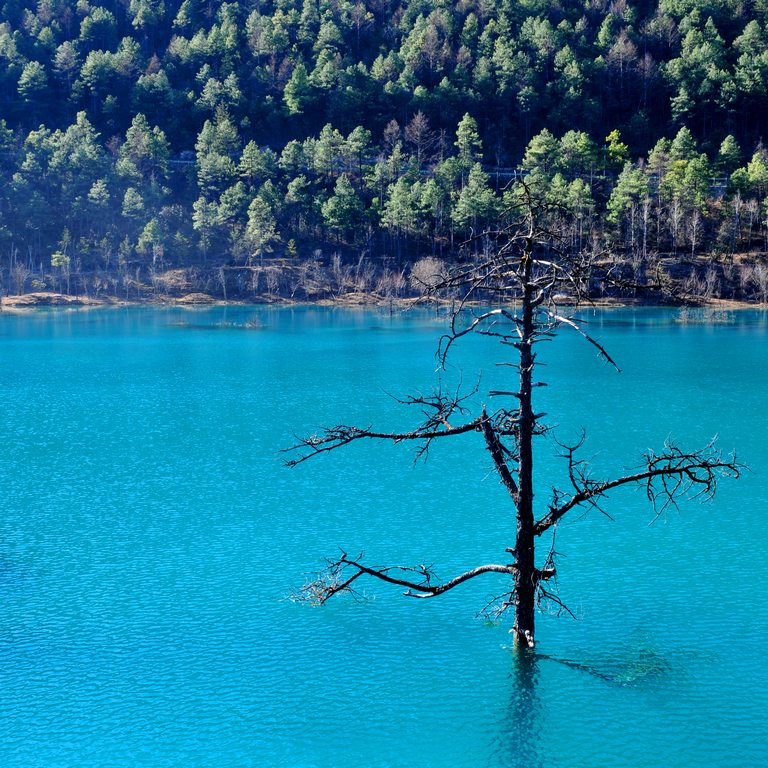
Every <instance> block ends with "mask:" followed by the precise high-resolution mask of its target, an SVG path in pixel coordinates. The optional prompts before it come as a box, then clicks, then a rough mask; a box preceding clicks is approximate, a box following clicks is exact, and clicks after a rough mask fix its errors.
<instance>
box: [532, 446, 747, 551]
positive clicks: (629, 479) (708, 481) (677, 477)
mask: <svg viewBox="0 0 768 768" xmlns="http://www.w3.org/2000/svg"><path fill="white" fill-rule="evenodd" d="M742 469H743V466H742V465H741V464H740V463H739V462H738V461H737V460H736V456H735V455H733V454H732V455H731V456H729V457H727V458H723V456H722V454H721V452H720V451H719V450H717V449H716V447H715V441H714V440H712V441H711V442H710V443H708V444H707V445H706V446H705V447H704V448H702V449H701V450H698V451H693V452H692V453H686V452H684V451H682V450H680V448H678V447H677V446H676V445H675V444H674V443H673V442H671V441H667V442H666V443H665V445H664V450H663V451H662V452H661V453H660V454H658V455H657V454H655V453H654V452H653V451H648V453H647V454H646V455H645V469H643V470H642V471H639V472H635V473H632V474H629V475H625V476H623V477H620V478H617V479H615V480H604V481H596V480H594V479H592V478H591V477H589V476H587V475H586V474H585V473H575V472H573V471H572V472H571V481H572V483H573V484H574V486H575V487H576V488H578V490H577V491H576V493H574V494H573V495H572V496H571V497H570V498H568V499H567V500H566V501H565V502H562V503H560V501H559V500H556V502H555V503H553V504H552V505H551V506H550V509H549V512H548V513H547V514H546V515H545V516H544V517H543V518H541V520H539V521H538V522H537V523H536V525H535V526H534V534H535V535H536V536H540V535H541V534H542V533H544V531H546V530H548V529H549V528H551V527H552V526H553V525H554V524H555V523H556V522H557V521H558V520H560V519H561V518H562V517H563V516H564V515H566V514H567V513H568V512H570V511H571V510H572V509H574V508H576V507H579V506H581V505H583V504H585V503H588V504H593V503H594V502H595V501H596V500H597V499H599V498H601V497H603V496H605V494H606V493H608V491H611V490H613V489H614V488H619V487H620V486H623V485H641V486H643V487H644V488H645V492H646V495H647V497H648V500H649V501H650V502H651V504H652V506H653V508H654V511H655V514H656V517H658V515H660V514H662V513H663V512H664V510H665V509H667V508H669V507H670V506H676V505H677V499H678V498H680V497H681V496H685V497H688V498H698V497H703V498H704V499H711V498H712V496H714V494H715V490H716V488H717V481H718V479H719V478H720V477H739V476H740V474H741V470H742Z"/></svg>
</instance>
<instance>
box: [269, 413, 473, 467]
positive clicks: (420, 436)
mask: <svg viewBox="0 0 768 768" xmlns="http://www.w3.org/2000/svg"><path fill="white" fill-rule="evenodd" d="M481 420H482V417H479V418H477V419H474V420H473V421H470V422H467V423H466V424H462V425H461V426H459V427H450V428H448V427H447V428H444V429H443V428H434V429H431V428H429V429H416V430H414V431H413V432H375V431H373V430H372V429H370V428H368V429H361V428H360V427H352V426H346V425H343V424H342V425H339V426H336V427H331V428H329V429H326V430H324V431H323V432H322V433H321V434H319V435H310V436H309V437H298V436H297V437H296V439H297V441H298V442H297V443H296V444H295V445H293V446H291V447H290V448H286V449H285V450H284V451H283V453H287V452H289V451H302V455H301V456H299V458H297V459H289V460H287V461H286V462H285V465H286V466H288V467H295V466H297V465H298V464H301V463H302V462H304V461H306V460H307V459H311V458H312V457H314V456H318V455H320V454H321V453H328V452H329V451H333V450H336V448H341V446H343V445H349V443H352V442H354V441H355V440H362V439H374V440H389V441H391V442H393V443H401V442H404V441H406V440H422V441H424V445H422V447H421V448H420V450H419V454H423V453H425V452H426V451H427V449H428V448H429V444H430V443H431V442H432V440H435V439H437V438H439V437H452V436H453V435H463V434H465V433H466V432H475V431H477V430H478V429H480V424H481Z"/></svg>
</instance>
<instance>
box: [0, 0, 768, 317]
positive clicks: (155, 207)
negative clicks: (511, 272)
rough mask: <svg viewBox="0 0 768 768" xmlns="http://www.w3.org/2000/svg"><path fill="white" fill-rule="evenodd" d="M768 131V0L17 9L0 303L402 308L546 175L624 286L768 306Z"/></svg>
mask: <svg viewBox="0 0 768 768" xmlns="http://www.w3.org/2000/svg"><path fill="white" fill-rule="evenodd" d="M767 129H768V2H767V1H766V0H751V1H748V2H736V0H696V2H694V1H693V0H658V1H657V0H612V1H611V2H609V1H608V0H586V1H584V0H582V1H581V2H574V1H573V0H560V1H559V2H557V1H555V2H541V1H540V0H458V2H446V1H445V0H413V1H409V0H354V1H353V0H248V1H247V2H230V3H227V2H214V1H213V0H209V1H207V2H206V1H205V0H184V1H183V2H178V0H120V1H116V0H109V1H108V2H106V1H105V2H103V4H100V3H99V2H98V0H77V2H74V0H37V1H36V2H33V0H8V1H7V2H5V3H4V4H3V6H2V13H1V15H0V174H2V184H0V294H2V295H8V294H21V293H25V292H34V291H54V292H60V293H69V294H87V295H92V296H96V297H98V296H100V295H104V296H107V295H109V296H115V297H124V298H129V299H130V298H134V297H135V298H142V297H148V296H151V295H163V294H173V293H176V294H179V293H184V292H191V291H195V290H201V291H206V292H208V293H210V294H212V295H216V296H221V297H223V298H225V299H226V298H236V297H237V298H249V297H251V298H253V297H257V296H265V295H274V296H278V295H280V296H284V297H287V296H290V297H293V298H295V299H299V300H304V299H314V298H322V297H324V296H338V295H340V294H345V293H368V294H375V295H377V296H379V297H399V296H404V295H407V294H408V292H409V291H412V290H413V287H414V285H415V284H417V283H422V284H423V282H424V281H425V276H428V275H434V274H436V273H437V274H439V273H440V272H441V270H443V269H447V268H448V266H449V265H451V264H455V263H456V262H457V261H461V260H467V259H472V258H473V257H475V256H476V255H477V254H478V253H481V252H482V251H483V249H486V248H488V247H490V246H489V243H488V242H487V240H486V238H484V237H483V233H485V232H488V231H490V230H492V229H494V228H498V227H499V226H503V224H504V218H505V215H506V214H505V211H506V210H507V208H508V205H507V203H508V201H509V196H510V195H511V194H512V189H513V187H514V185H515V183H516V182H518V181H520V180H524V181H525V184H526V186H527V188H529V189H530V190H532V192H533V193H534V194H535V195H537V196H538V197H539V198H540V199H542V200H544V201H546V219H547V220H546V222H544V224H546V226H548V227H549V229H550V230H551V231H554V232H556V233H557V234H558V237H559V239H560V242H561V243H562V244H563V246H562V247H564V248H567V249H571V250H573V251H579V252H581V251H586V252H589V253H591V254H592V255H593V256H594V257H595V258H597V259H602V260H604V261H606V260H607V261H610V262H613V263H615V264H616V265H617V269H619V271H620V272H621V274H622V275H623V276H624V277H625V278H626V284H627V285H629V284H630V283H632V284H634V285H638V284H641V283H643V282H648V281H652V280H656V279H657V278H658V277H659V276H660V275H661V276H663V277H664V276H666V277H668V278H670V279H672V280H675V281H676V282H677V285H678V288H679V295H681V296H685V295H691V296H692V295H697V296H704V297H707V298H727V299H737V300H744V301H754V302H765V301H766V300H768V259H766V251H767V250H768V148H766V147H765V146H764V145H763V143H762V139H763V138H764V137H765V136H766V134H767V133H768V131H767ZM627 290H629V289H627Z"/></svg>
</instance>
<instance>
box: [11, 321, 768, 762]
mask: <svg viewBox="0 0 768 768" xmlns="http://www.w3.org/2000/svg"><path fill="white" fill-rule="evenodd" d="M581 315H582V317H583V318H584V319H585V320H586V321H587V322H588V324H589V328H590V331H591V332H592V333H593V334H595V335H596V336H598V337H599V338H600V339H601V341H602V342H604V343H605V344H606V345H607V347H608V348H609V350H610V352H611V354H612V356H613V357H614V358H615V359H616V360H617V362H618V364H619V366H620V367H621V368H622V373H621V374H616V373H615V372H614V371H612V370H611V369H610V368H608V367H607V366H606V365H604V364H603V363H602V362H601V361H600V360H599V359H598V358H597V357H596V355H595V354H594V350H593V348H591V347H589V345H587V344H585V343H584V342H583V341H582V340H580V339H579V338H578V337H577V336H576V335H575V334H571V333H568V332H563V333H562V334H561V335H560V336H559V337H558V338H557V339H556V340H555V341H553V342H552V343H550V344H547V345H545V347H544V348H543V349H542V362H545V363H546V366H545V367H542V369H541V371H540V375H541V377H542V378H545V379H546V380H547V382H548V383H549V386H548V387H546V388H543V389H541V390H538V391H537V395H538V396H539V404H540V407H541V410H545V411H546V412H547V414H548V416H547V421H548V423H550V424H551V425H553V426H555V427H556V430H555V432H556V434H557V436H559V437H560V438H562V439H573V438H574V437H575V436H578V434H579V430H580V428H581V427H582V426H583V427H585V428H586V430H587V442H586V445H585V448H584V455H585V456H587V457H590V458H591V459H592V463H593V467H594V472H595V474H597V475H602V474H603V473H605V474H608V473H613V472H615V471H616V470H621V469H624V468H627V467H632V466H635V465H637V464H638V463H639V461H640V456H641V453H642V451H644V450H645V449H647V448H657V449H660V448H661V446H662V444H663V441H664V439H665V438H667V437H668V436H669V435H671V436H673V437H674V438H675V439H676V440H677V441H678V442H679V443H680V444H681V445H684V446H692V447H698V446H700V445H702V444H703V443H706V441H708V440H709V439H710V438H711V437H712V436H713V435H714V434H715V433H718V434H719V443H720V445H721V446H722V447H723V449H725V450H728V449H730V448H732V447H735V448H737V449H738V453H739V457H740V458H741V459H742V460H743V461H744V462H746V463H747V464H748V465H749V467H750V471H749V472H747V473H746V474H745V475H744V477H743V478H741V479H740V480H738V481H724V482H723V483H722V485H721V487H720V489H719V492H718V495H717V497H716V499H715V500H714V502H712V503H710V504H707V505H703V506H702V505H699V504H698V503H696V502H691V503H685V504H682V505H681V507H680V510H679V512H678V511H675V510H670V511H668V512H667V513H666V514H665V515H663V516H662V517H661V518H659V519H658V520H656V521H655V523H653V524H652V525H649V522H650V521H651V520H652V517H653V515H652V511H651V510H650V509H649V508H648V506H647V503H646V502H645V499H644V497H643V494H642V492H641V491H639V492H633V491H628V492H624V493H621V494H617V495H616V496H614V497H612V498H611V499H610V501H609V502H608V503H607V505H606V511H607V512H608V513H610V515H611V516H612V517H613V518H614V521H611V520H609V519H607V518H606V517H604V516H602V515H600V514H599V513H591V514H590V515H588V516H586V517H584V518H581V519H573V520H569V521H564V524H563V525H561V526H560V530H559V531H558V539H557V550H558V551H559V552H560V553H562V557H561V559H560V561H559V586H560V595H561V597H562V598H563V600H564V601H565V602H566V603H567V604H568V606H569V608H570V609H571V610H572V611H573V612H574V613H575V614H576V616H577V620H576V621H574V620H572V619H570V618H567V617H560V618H557V617H554V616H546V615H545V616H540V617H539V618H538V637H537V639H538V644H537V648H536V652H535V653H533V654H529V655H527V656H524V657H521V658H518V657H516V656H515V654H514V653H513V652H512V650H511V649H510V648H509V636H508V634H507V630H508V626H505V625H504V624H501V625H498V626H490V625H488V624H486V623H484V622H483V621H481V620H478V619H476V618H475V614H476V613H477V611H478V610H479V609H480V608H481V607H482V606H483V604H484V603H485V602H487V600H488V599H489V598H490V597H491V596H492V595H493V594H494V593H498V592H501V591H503V590H504V587H505V584H504V582H503V579H502V580H499V578H500V577H499V578H497V577H496V576H489V577H487V579H486V580H484V581H483V580H480V579H477V580H475V581H474V582H472V583H471V584H467V585H464V586H462V587H460V588H458V589H456V590H454V591H453V592H451V593H449V594H447V595H445V596H443V597H440V598H437V599H435V600H427V601H416V600H410V599H406V598H404V597H402V596H400V594H399V593H398V591H397V590H396V589H387V588H386V587H383V586H382V587H379V586H377V585H370V586H369V587H367V588H366V592H367V597H368V598H370V599H368V600H367V601H366V602H356V601H353V600H337V601H336V602H332V603H329V604H328V605H326V606H324V607H323V608H321V609H313V608H310V607H308V606H305V605H301V604H297V603H294V602H292V601H291V600H289V599H287V597H288V596H289V595H290V593H291V590H292V589H293V588H294V587H296V586H298V585H300V584H301V582H302V580H303V579H304V578H305V577H306V576H307V575H308V574H310V575H311V573H312V572H313V571H314V570H315V569H318V568H320V567H321V566H322V559H323V557H324V556H326V555H327V556H332V555H334V554H335V553H337V552H338V548H339V547H344V548H346V549H347V550H348V551H349V552H355V553H357V552H359V551H362V550H364V551H365V553H366V556H367V557H368V558H369V560H370V561H371V562H374V563H378V564H385V563H402V564H413V563H421V562H424V563H427V564H434V565H435V570H436V571H437V572H438V574H440V575H441V576H444V577H449V576H451V575H454V574H455V573H457V572H459V571H460V570H463V569H465V568H468V567H471V566H474V565H478V564H480V563H484V562H504V561H505V554H504V548H505V547H507V546H511V545H512V544H513V541H514V519H513V512H512V508H511V506H510V504H509V503H508V501H507V499H506V498H505V495H504V491H503V489H502V488H501V486H500V484H499V483H498V482H497V480H496V477H495V476H494V475H493V473H492V471H491V466H490V461H489V460H488V459H487V458H486V456H485V454H484V451H483V446H482V441H481V439H480V437H479V436H476V435H468V436H466V437H462V438H459V439H457V440H450V441H446V442H445V443H440V444H435V445H434V447H433V449H432V451H431V453H430V457H429V460H428V461H427V462H426V463H422V462H419V463H418V464H416V465H414V464H413V453H412V452H411V451H410V449H409V447H408V446H404V445H400V446H391V445H383V444H374V443H370V444H365V445H356V446H350V447H349V448H348V449H345V450H341V451H338V452H336V453H335V454H331V455H328V456H324V457H320V459H318V460H315V461H311V462H308V463H306V464H303V465H301V466H299V467H297V468H295V469H291V470H289V469H286V468H283V467H282V466H281V460H282V457H281V454H280V453H279V451H280V449H281V448H285V447H288V446H290V445H291V443H292V442H293V439H294V438H293V435H294V434H295V433H302V434H305V433H307V432H311V431H312V430H313V429H316V428H318V427H320V426H322V425H332V424H336V423H339V422H342V421H344V422H348V423H358V424H360V425H363V426H368V425H370V424H375V425H376V426H382V427H386V428H401V427H407V426H408V425H412V424H413V423H414V420H415V419H416V418H417V414H415V413H409V412H408V410H407V409H406V410H403V409H402V408H401V407H400V406H398V405H397V404H396V403H395V402H394V401H393V400H392V398H390V397H388V394H387V393H390V394H393V395H402V394H406V393H409V392H414V391H417V390H421V391H426V390H429V389H430V388H431V386H432V385H433V383H434V378H435V376H434V370H435V359H434V352H435V348H436V344H437V341H438V339H439V337H440V334H441V333H442V332H443V330H444V328H445V322H446V321H445V317H444V316H442V315H440V314H439V313H436V312H433V311H419V312H409V313H399V312H397V313H394V314H390V313H388V312H380V311H374V310H338V309H325V308H308V307H302V308H290V309H270V308H253V307H227V308H216V309H206V310H200V311H189V310H181V309H148V308H131V309H121V310H98V311H90V312H75V313H68V312H55V311H52V312H38V313H33V314H26V315H0V360H1V361H2V365H0V403H1V404H0V413H1V415H2V418H1V419H0V441H1V444H2V446H3V452H2V457H3V458H2V461H1V462H0V483H1V487H2V488H3V494H2V497H1V499H2V500H1V501H0V506H1V512H0V595H2V606H3V609H2V611H0V702H1V705H2V706H1V708H0V764H2V765H3V766H7V767H8V768H16V767H18V768H21V767H22V766H24V767H25V768H26V767H28V766H45V767H46V768H48V767H49V766H122V765H124V766H159V765H162V766H171V765H179V766H181V765H184V766H192V765H216V766H248V765H253V766H306V767H307V768H309V767H311V768H326V767H328V768H330V766H337V765H340V764H359V765H365V766H371V767H375V766H381V767H382V768H384V767H385V766H386V767H387V768H390V767H394V766H403V767H405V766H414V765H420V766H435V767H440V766H449V765H450V766H453V767H461V766H467V768H469V767H474V766H491V767H496V766H520V768H535V767H536V766H542V767H544V766H547V767H549V766H584V765H595V766H597V765H599V766H669V765H675V766H685V765H704V764H707V765H715V766H743V765H760V764H763V763H765V762H766V760H767V759H768V752H766V746H765V739H764V737H765V733H766V725H768V723H767V722H766V721H767V720H768V717H767V716H766V714H765V713H766V712H768V668H767V667H766V664H765V657H764V646H765V643H766V640H768V629H766V628H767V627H768V608H766V604H765V601H764V600H763V599H762V592H763V590H764V589H765V585H766V583H767V582H768V551H767V550H768V546H767V545H766V535H765V533H764V510H765V508H766V501H767V500H768V484H767V483H766V467H768V441H766V439H765V420H766V413H768V388H766V381H768V323H767V322H766V316H765V315H764V314H762V313H759V312H729V313H706V312H702V311H688V312H680V311H678V310H652V309H648V310H611V311H604V312H582V313H581ZM455 352H456V356H455V357H454V359H453V367H451V368H450V369H449V370H448V371H447V372H446V373H445V374H444V379H445V380H446V382H447V383H448V384H450V385H451V386H453V385H455V383H456V382H457V381H458V379H459V378H463V380H464V382H465V383H466V384H467V385H468V386H470V387H471V386H472V385H473V384H474V381H475V379H476V373H477V371H478V370H480V369H482V370H483V386H484V387H485V386H490V387H494V386H496V385H499V386H501V385H506V386H505V387H504V388H509V387H508V384H509V381H508V380H507V381H506V382H505V377H506V376H509V373H510V370H509V369H505V368H499V367H497V366H495V365H494V362H496V361H498V360H499V359H503V350H502V351H500V349H499V348H498V347H497V346H494V345H492V344H490V343H488V344H486V343H482V341H481V343H478V344H460V345H458V346H457V348H456V350H455ZM538 449H539V453H538V454H537V464H536V472H537V478H538V482H539V485H538V492H537V498H536V501H537V503H538V504H539V505H540V508H541V509H543V508H544V505H545V504H546V502H547V500H548V497H549V496H548V495H549V490H550V488H551V487H552V486H553V485H557V484H558V482H561V481H562V479H563V476H562V472H561V469H562V468H561V467H560V465H559V463H558V460H557V459H556V458H555V454H556V452H557V447H556V445H555V443H554V442H553V441H552V440H550V439H546V438H545V439H543V440H541V441H540V444H539V445H538Z"/></svg>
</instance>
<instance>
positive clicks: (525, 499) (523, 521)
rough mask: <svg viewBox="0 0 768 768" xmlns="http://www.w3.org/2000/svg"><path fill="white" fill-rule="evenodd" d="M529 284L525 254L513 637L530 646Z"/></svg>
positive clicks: (531, 318) (532, 633)
mask: <svg viewBox="0 0 768 768" xmlns="http://www.w3.org/2000/svg"><path fill="white" fill-rule="evenodd" d="M533 304H534V302H533V286H532V285H531V259H530V258H529V257H524V263H523V306H522V324H521V338H520V343H519V353H520V363H519V365H520V390H519V392H518V393H517V397H518V400H519V401H520V415H519V421H518V425H517V426H518V433H519V437H518V451H519V453H520V459H519V464H518V472H517V477H518V480H517V484H518V493H517V499H516V506H517V539H516V542H515V551H516V563H517V571H516V573H515V624H514V634H515V640H516V641H517V642H518V643H522V644H524V645H527V646H532V645H533V641H534V636H535V612H534V607H535V602H536V561H535V546H534V535H533V432H534V427H535V424H536V417H535V416H534V413H533V404H532V391H533V386H532V385H533V366H534V359H535V355H534V352H533V343H534V341H535V337H534V332H535V327H534V306H533Z"/></svg>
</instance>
